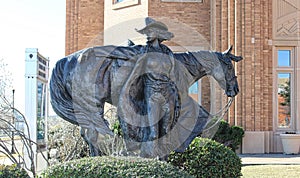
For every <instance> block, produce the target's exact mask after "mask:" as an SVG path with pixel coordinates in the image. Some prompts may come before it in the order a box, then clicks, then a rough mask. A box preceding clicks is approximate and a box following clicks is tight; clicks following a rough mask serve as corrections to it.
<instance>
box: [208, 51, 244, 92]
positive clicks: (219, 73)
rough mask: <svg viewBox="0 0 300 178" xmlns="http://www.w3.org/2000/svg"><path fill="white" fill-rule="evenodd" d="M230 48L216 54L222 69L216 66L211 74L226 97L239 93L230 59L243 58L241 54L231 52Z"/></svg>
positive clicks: (235, 60)
mask: <svg viewBox="0 0 300 178" xmlns="http://www.w3.org/2000/svg"><path fill="white" fill-rule="evenodd" d="M231 50H232V46H230V48H229V49H228V50H226V51H224V52H223V53H218V54H217V56H218V59H219V61H220V64H221V67H220V68H221V69H222V70H220V68H216V70H214V71H213V74H212V75H213V77H214V78H215V79H216V80H217V82H218V83H219V85H220V86H221V88H222V89H224V90H225V93H226V95H227V96H228V97H234V96H236V95H237V94H238V93H239V86H238V82H237V77H236V76H235V70H234V67H233V65H232V62H231V61H234V62H239V61H240V60H242V59H243V58H242V57H241V56H235V55H233V54H231V53H230V52H231Z"/></svg>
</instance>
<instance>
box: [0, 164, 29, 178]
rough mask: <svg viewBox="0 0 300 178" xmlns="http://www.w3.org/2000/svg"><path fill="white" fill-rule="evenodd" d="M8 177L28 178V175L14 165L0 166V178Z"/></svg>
mask: <svg viewBox="0 0 300 178" xmlns="http://www.w3.org/2000/svg"><path fill="white" fill-rule="evenodd" d="M8 177H18V178H28V177H29V175H28V174H27V172H26V171H25V170H24V169H22V168H18V167H17V165H15V164H13V165H0V178H8Z"/></svg>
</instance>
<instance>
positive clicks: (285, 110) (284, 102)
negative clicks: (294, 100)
mask: <svg viewBox="0 0 300 178" xmlns="http://www.w3.org/2000/svg"><path fill="white" fill-rule="evenodd" d="M277 80H278V81H277V83H278V86H277V88H278V92H277V98H278V99H277V101H278V104H277V105H278V108H277V111H278V116H277V117H278V127H279V128H289V127H290V124H291V97H290V96H291V73H278V76H277Z"/></svg>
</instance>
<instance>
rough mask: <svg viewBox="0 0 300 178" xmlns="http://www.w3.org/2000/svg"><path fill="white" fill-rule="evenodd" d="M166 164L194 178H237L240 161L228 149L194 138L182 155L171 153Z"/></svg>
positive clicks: (203, 139)
mask: <svg viewBox="0 0 300 178" xmlns="http://www.w3.org/2000/svg"><path fill="white" fill-rule="evenodd" d="M168 162H170V163H172V164H173V165H175V166H177V167H179V168H181V169H183V170H184V171H186V172H187V173H189V174H191V175H193V176H196V177H231V178H232V177H239V176H241V167H242V164H241V160H240V158H239V157H238V156H237V155H236V154H235V153H234V152H233V151H232V150H230V149H229V148H227V147H225V146H224V145H222V144H220V143H217V142H216V141H213V140H210V139H206V138H198V137H197V138H195V139H194V140H193V142H192V143H191V144H190V146H189V147H188V148H187V150H186V151H185V152H183V153H171V154H170V155H169V158H168Z"/></svg>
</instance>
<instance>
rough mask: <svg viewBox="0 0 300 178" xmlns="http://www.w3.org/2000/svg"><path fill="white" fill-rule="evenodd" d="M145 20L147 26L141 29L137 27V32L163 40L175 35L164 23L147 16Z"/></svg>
mask: <svg viewBox="0 0 300 178" xmlns="http://www.w3.org/2000/svg"><path fill="white" fill-rule="evenodd" d="M145 22H146V26H145V27H144V28H142V29H140V30H137V29H136V31H137V32H139V33H141V34H143V35H147V36H148V37H157V38H158V39H161V40H170V39H171V38H173V37H174V34H173V33H172V32H169V31H168V27H167V25H165V24H164V23H162V22H159V21H156V20H154V19H152V18H150V17H147V18H146V19H145Z"/></svg>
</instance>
